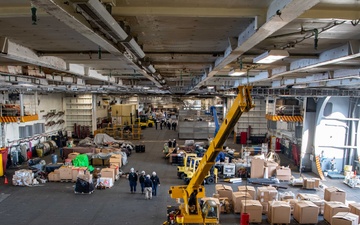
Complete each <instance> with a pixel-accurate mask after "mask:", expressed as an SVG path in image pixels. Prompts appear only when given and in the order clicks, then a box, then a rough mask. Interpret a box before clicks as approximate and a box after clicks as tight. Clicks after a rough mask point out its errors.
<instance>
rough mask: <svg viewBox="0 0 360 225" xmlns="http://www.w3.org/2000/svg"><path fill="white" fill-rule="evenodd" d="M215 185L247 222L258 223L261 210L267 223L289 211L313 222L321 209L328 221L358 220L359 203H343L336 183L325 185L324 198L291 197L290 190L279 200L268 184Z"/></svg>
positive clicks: (338, 224) (282, 219) (286, 219)
mask: <svg viewBox="0 0 360 225" xmlns="http://www.w3.org/2000/svg"><path fill="white" fill-rule="evenodd" d="M306 180H310V179H306ZM315 180H316V179H315ZM315 180H313V181H314V182H313V184H314V185H316V181H315ZM215 189H216V193H217V194H215V195H214V196H216V197H217V198H219V199H226V200H229V202H232V204H233V209H234V213H248V214H249V215H250V218H249V222H251V223H262V214H266V215H267V219H268V221H269V222H270V223H271V224H284V223H285V224H288V223H290V220H291V214H293V217H294V219H295V220H296V221H297V222H298V223H299V224H317V223H318V215H319V214H322V213H321V211H323V215H324V217H323V218H324V220H325V221H327V222H328V223H329V224H330V225H358V222H359V221H358V220H359V217H360V203H350V204H349V206H347V205H346V204H345V201H346V193H345V192H344V191H343V190H341V189H339V188H336V187H329V188H326V189H325V192H324V199H325V200H324V199H322V198H320V197H319V196H318V195H316V194H307V193H299V194H298V195H297V196H296V198H295V199H294V194H292V193H291V194H286V193H285V194H282V195H281V196H280V197H281V198H280V200H283V201H278V191H277V190H276V189H275V188H274V187H271V186H264V187H258V188H257V191H256V192H255V188H254V187H253V186H238V191H237V192H233V190H232V187H231V186H228V185H222V184H217V185H216V186H215ZM255 196H256V199H257V200H254V197H255ZM220 208H221V207H220ZM292 208H293V209H292ZM221 212H224V210H222V211H221Z"/></svg>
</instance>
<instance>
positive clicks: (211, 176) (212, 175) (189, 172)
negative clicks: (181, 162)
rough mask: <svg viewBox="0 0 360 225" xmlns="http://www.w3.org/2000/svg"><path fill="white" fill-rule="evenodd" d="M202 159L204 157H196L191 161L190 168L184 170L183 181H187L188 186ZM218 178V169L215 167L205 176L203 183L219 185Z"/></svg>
mask: <svg viewBox="0 0 360 225" xmlns="http://www.w3.org/2000/svg"><path fill="white" fill-rule="evenodd" d="M201 159H202V157H194V158H191V159H190V162H189V166H188V167H187V168H186V169H185V170H184V173H183V180H184V181H185V183H186V184H188V183H189V182H190V180H191V179H192V178H193V176H194V174H195V172H196V169H197V168H198V166H199V163H200V161H201ZM217 178H218V169H217V168H215V166H213V167H211V169H210V171H209V172H208V173H207V175H206V176H205V179H204V182H203V183H205V184H214V183H217Z"/></svg>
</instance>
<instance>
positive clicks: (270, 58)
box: [253, 50, 289, 64]
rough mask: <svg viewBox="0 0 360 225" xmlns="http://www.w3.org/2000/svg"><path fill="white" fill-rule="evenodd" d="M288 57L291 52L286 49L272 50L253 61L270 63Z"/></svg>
mask: <svg viewBox="0 0 360 225" xmlns="http://www.w3.org/2000/svg"><path fill="white" fill-rule="evenodd" d="M286 57H289V52H288V51H286V50H270V51H267V52H264V53H263V54H261V55H259V56H257V57H255V58H254V60H253V63H265V64H269V63H273V62H275V61H278V60H280V59H283V58H286Z"/></svg>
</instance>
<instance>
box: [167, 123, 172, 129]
mask: <svg viewBox="0 0 360 225" xmlns="http://www.w3.org/2000/svg"><path fill="white" fill-rule="evenodd" d="M167 127H168V129H169V130H171V123H170V121H167Z"/></svg>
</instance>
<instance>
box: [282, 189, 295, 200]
mask: <svg viewBox="0 0 360 225" xmlns="http://www.w3.org/2000/svg"><path fill="white" fill-rule="evenodd" d="M278 199H279V201H285V200H286V199H295V194H294V193H293V192H291V191H287V192H281V193H279V196H278Z"/></svg>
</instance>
